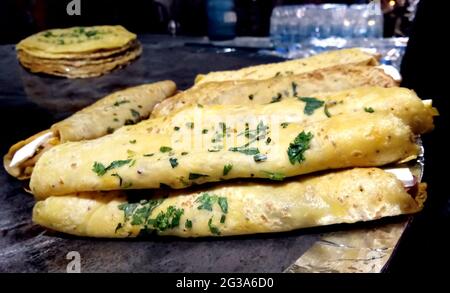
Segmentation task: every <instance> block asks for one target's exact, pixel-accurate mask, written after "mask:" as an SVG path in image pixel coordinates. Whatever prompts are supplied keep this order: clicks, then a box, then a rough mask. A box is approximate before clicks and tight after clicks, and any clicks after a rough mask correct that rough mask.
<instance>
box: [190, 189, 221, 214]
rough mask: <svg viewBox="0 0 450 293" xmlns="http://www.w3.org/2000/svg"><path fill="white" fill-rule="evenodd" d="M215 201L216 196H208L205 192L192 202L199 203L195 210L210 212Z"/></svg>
mask: <svg viewBox="0 0 450 293" xmlns="http://www.w3.org/2000/svg"><path fill="white" fill-rule="evenodd" d="M216 201H217V195H214V194H213V195H210V194H209V193H207V192H205V193H203V194H202V195H201V196H199V197H197V198H196V199H195V201H194V202H196V203H200V205H199V206H198V207H197V209H199V210H207V211H210V212H212V209H213V208H212V207H213V205H214V204H215V203H216Z"/></svg>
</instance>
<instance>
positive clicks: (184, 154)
mask: <svg viewBox="0 0 450 293" xmlns="http://www.w3.org/2000/svg"><path fill="white" fill-rule="evenodd" d="M187 154H189V153H188V152H182V153H181V155H182V156H186V155H187Z"/></svg>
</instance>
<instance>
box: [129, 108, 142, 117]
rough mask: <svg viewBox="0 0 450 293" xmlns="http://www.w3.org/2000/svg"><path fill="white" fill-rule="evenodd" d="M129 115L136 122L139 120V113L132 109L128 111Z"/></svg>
mask: <svg viewBox="0 0 450 293" xmlns="http://www.w3.org/2000/svg"><path fill="white" fill-rule="evenodd" d="M130 112H131V115H133V117H134V118H135V119H137V120H139V119H141V113H139V112H138V111H136V110H134V109H130Z"/></svg>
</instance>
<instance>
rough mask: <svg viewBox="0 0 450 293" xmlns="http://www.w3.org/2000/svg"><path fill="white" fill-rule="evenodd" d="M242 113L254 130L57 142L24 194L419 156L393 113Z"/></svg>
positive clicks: (145, 130)
mask: <svg viewBox="0 0 450 293" xmlns="http://www.w3.org/2000/svg"><path fill="white" fill-rule="evenodd" d="M216 107H218V106H216ZM221 107H225V106H221ZM216 110H217V111H220V110H219V109H216ZM265 110H268V109H267V108H266V109H265ZM247 111H248V113H249V115H251V117H254V118H255V121H260V122H259V123H258V125H252V126H251V127H250V126H249V127H247V125H245V120H242V119H243V117H242V116H241V115H237V116H232V117H236V118H235V120H234V122H231V123H230V124H228V123H229V122H228V121H230V120H226V121H227V124H226V125H225V124H220V123H219V125H214V124H213V125H211V124H202V123H198V124H197V126H196V127H197V131H198V130H200V132H198V133H197V136H196V134H195V126H194V124H192V122H190V121H186V120H183V121H184V122H185V123H186V125H181V127H179V128H178V130H174V133H173V134H172V135H167V134H166V133H162V134H160V133H158V130H157V129H156V130H154V129H153V128H152V127H148V125H147V124H146V121H143V122H141V123H140V124H137V125H135V126H130V127H124V128H121V129H119V130H117V131H116V132H115V133H113V134H111V135H109V136H105V137H102V138H100V139H97V140H91V141H86V142H69V143H66V144H62V145H58V146H56V147H54V148H52V149H50V150H49V151H47V152H46V153H44V154H43V155H42V157H41V158H40V159H39V161H38V162H37V164H36V166H35V169H34V171H33V174H32V177H31V181H30V188H31V191H32V193H33V194H34V195H35V196H36V197H37V198H44V197H48V196H52V195H64V194H70V193H74V192H83V191H100V190H117V189H124V188H128V189H129V188H132V189H144V188H159V187H160V186H161V185H168V186H170V187H172V188H186V187H188V186H191V185H192V184H202V183H206V182H217V181H221V180H229V179H234V178H269V177H270V176H271V175H270V174H281V176H283V177H292V176H297V175H302V174H308V173H312V172H316V171H321V170H328V169H338V168H347V167H372V166H382V165H385V164H389V163H394V162H398V161H401V160H404V159H408V158H415V157H416V156H417V154H418V152H419V147H418V146H417V145H416V143H415V140H414V135H413V133H412V132H411V128H410V127H409V126H408V125H406V124H404V123H403V122H402V120H400V119H399V118H397V117H395V116H394V115H392V114H388V115H386V114H383V113H355V114H350V115H337V116H333V117H331V118H329V119H327V120H321V121H318V122H314V123H303V124H301V123H300V124H297V123H292V124H287V125H286V124H284V123H281V124H278V123H279V122H278V123H277V121H276V120H271V119H267V116H266V117H264V116H260V115H258V112H257V111H256V110H255V109H247ZM198 113H199V114H200V115H201V111H199V112H198ZM223 113H224V114H226V113H227V112H226V111H223ZM269 117H270V116H269ZM147 121H150V120H147ZM273 121H275V123H273ZM244 125H245V126H244ZM202 129H207V130H208V133H206V134H203V131H202ZM153 131H155V132H153ZM247 133H248V135H247ZM202 135H203V136H202ZM189 138H191V139H189ZM268 138H270V140H269V139H268ZM105 150H108V151H105ZM174 160H175V161H174ZM227 165H231V166H232V170H231V171H230V172H224V169H225V168H226V166H227Z"/></svg>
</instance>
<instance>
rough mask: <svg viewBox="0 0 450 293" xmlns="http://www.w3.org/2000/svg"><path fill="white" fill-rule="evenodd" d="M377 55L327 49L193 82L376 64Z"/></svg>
mask: <svg viewBox="0 0 450 293" xmlns="http://www.w3.org/2000/svg"><path fill="white" fill-rule="evenodd" d="M377 59H378V56H375V55H374V54H371V53H368V52H367V51H365V50H363V49H360V48H351V49H342V50H334V51H328V52H325V53H321V54H317V55H314V56H311V57H307V58H302V59H295V60H290V61H284V62H279V63H270V64H264V65H257V66H250V67H245V68H242V69H239V70H230V71H217V72H210V73H208V74H205V75H203V74H200V75H198V76H197V77H196V79H195V84H196V85H199V84H203V83H208V82H218V81H219V82H220V81H227V80H262V79H269V78H272V77H275V76H279V75H289V74H294V75H296V74H301V73H306V72H313V71H316V70H319V69H325V68H331V67H335V66H340V65H371V66H374V65H378V61H377Z"/></svg>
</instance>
